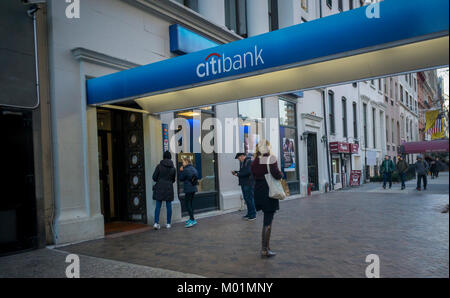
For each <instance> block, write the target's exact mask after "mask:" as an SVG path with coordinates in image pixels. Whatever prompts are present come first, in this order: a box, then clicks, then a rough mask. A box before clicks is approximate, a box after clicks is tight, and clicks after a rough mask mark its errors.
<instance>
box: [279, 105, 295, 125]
mask: <svg viewBox="0 0 450 298" xmlns="http://www.w3.org/2000/svg"><path fill="white" fill-rule="evenodd" d="M279 107H280V125H283V126H296V121H295V104H293V103H290V102H287V101H284V100H280V101H279Z"/></svg>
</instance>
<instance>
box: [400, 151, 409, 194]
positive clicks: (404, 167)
mask: <svg viewBox="0 0 450 298" xmlns="http://www.w3.org/2000/svg"><path fill="white" fill-rule="evenodd" d="M407 171H408V164H407V163H406V161H405V160H404V159H403V156H401V155H399V156H398V162H397V172H398V175H399V176H400V181H401V182H402V190H404V189H405V187H406V186H405V179H406V172H407Z"/></svg>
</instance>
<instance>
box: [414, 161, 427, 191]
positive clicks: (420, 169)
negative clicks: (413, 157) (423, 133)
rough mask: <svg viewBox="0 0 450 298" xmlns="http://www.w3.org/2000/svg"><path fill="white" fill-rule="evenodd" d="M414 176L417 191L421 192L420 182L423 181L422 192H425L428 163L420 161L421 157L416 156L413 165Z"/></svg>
mask: <svg viewBox="0 0 450 298" xmlns="http://www.w3.org/2000/svg"><path fill="white" fill-rule="evenodd" d="M415 168H416V174H417V188H416V189H417V190H418V191H420V190H421V186H422V180H423V190H427V173H428V169H429V167H428V163H427V162H426V161H425V160H423V159H422V156H421V155H418V156H417V161H416V163H415Z"/></svg>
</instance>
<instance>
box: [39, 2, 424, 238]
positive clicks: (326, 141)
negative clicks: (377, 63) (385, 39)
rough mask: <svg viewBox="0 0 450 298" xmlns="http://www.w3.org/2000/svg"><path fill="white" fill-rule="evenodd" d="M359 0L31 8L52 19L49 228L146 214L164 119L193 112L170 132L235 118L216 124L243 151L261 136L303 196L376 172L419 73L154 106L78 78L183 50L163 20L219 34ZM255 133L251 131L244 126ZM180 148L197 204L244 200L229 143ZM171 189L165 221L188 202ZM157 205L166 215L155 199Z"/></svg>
mask: <svg viewBox="0 0 450 298" xmlns="http://www.w3.org/2000/svg"><path fill="white" fill-rule="evenodd" d="M364 4H365V2H364V1H356V0H355V1H354V0H350V1H338V0H323V1H320V0H316V1H313V0H302V1H296V0H282V1H275V0H269V1H261V0H247V1H238V0H184V1H183V0H176V1H175V0H164V1H157V0H145V1H138V0H127V1H123V0H96V1H80V6H79V10H80V14H79V18H76V17H74V18H71V17H68V15H67V9H68V7H69V5H71V4H68V3H66V2H64V1H59V0H49V1H47V4H46V5H44V6H43V7H42V11H45V14H44V15H42V16H41V19H42V20H45V21H46V23H48V24H47V25H46V27H47V28H48V42H46V44H48V51H47V53H48V62H47V64H48V69H49V73H50V75H49V84H48V86H49V91H48V96H47V99H48V101H49V102H48V106H51V117H50V123H51V132H52V134H51V136H52V141H51V142H50V141H49V142H48V144H51V148H47V149H48V150H47V151H45V152H51V153H52V154H51V167H50V169H51V171H50V172H51V177H52V179H51V183H52V185H51V187H50V189H51V194H49V195H48V196H46V198H49V199H46V202H47V203H46V204H45V210H46V216H45V222H46V234H47V242H48V243H54V244H57V245H59V244H65V243H73V242H78V241H83V240H88V239H96V238H101V237H103V236H104V235H105V227H107V226H108V224H110V223H114V222H118V221H125V222H136V223H142V224H152V223H153V220H154V218H153V217H154V215H153V214H154V210H155V202H154V200H153V192H152V187H153V182H152V181H151V177H152V174H153V171H154V169H155V167H156V166H157V164H158V163H159V161H160V160H161V159H162V154H163V151H165V150H167V149H168V147H167V140H169V139H171V138H172V137H173V136H174V134H175V133H176V131H174V130H173V129H170V127H171V125H172V124H173V120H174V119H183V121H184V122H186V123H189V125H190V129H189V133H187V132H186V133H187V134H183V135H182V137H181V138H179V139H177V144H178V146H180V147H183V146H187V144H191V145H190V146H196V144H198V143H201V140H203V139H205V138H207V137H208V135H207V133H205V132H204V131H202V130H201V129H198V128H199V127H201V126H203V125H204V124H205V123H210V122H207V121H211V119H217V120H219V121H220V123H226V121H227V119H236V120H237V122H236V123H237V124H236V127H237V128H238V129H237V131H235V134H233V132H231V133H232V135H233V137H230V136H231V135H228V134H227V132H226V131H221V133H222V134H223V135H226V137H227V138H231V139H233V140H235V142H236V144H237V146H238V147H239V150H240V151H245V152H247V153H250V154H252V153H254V147H252V145H251V144H254V143H256V142H257V141H258V139H262V138H268V137H269V136H270V137H271V138H270V139H271V140H272V149H273V153H274V154H275V155H276V156H277V158H278V160H279V166H280V168H281V170H282V171H283V173H284V174H285V177H286V180H287V182H288V185H289V188H290V192H291V195H292V198H296V197H299V196H305V195H307V193H308V190H311V191H312V192H315V191H316V192H324V191H328V190H332V189H335V190H336V189H339V188H343V187H348V186H349V185H350V184H351V181H352V171H360V173H361V175H362V177H363V179H364V180H368V178H369V177H370V176H375V175H377V174H378V166H379V165H380V163H381V162H382V160H383V156H384V155H385V154H388V155H390V156H392V157H393V158H395V156H396V152H397V151H396V150H397V148H398V146H399V145H400V144H401V143H402V142H406V141H412V140H417V139H418V129H419V124H418V105H417V78H416V75H415V74H406V76H404V75H401V76H398V77H393V78H380V79H378V78H376V79H373V80H370V81H363V82H355V83H347V84H343V85H339V86H329V87H326V88H319V89H317V90H307V91H304V92H298V93H289V94H281V95H277V96H268V97H262V98H252V99H245V100H237V101H234V102H227V103H223V104H218V105H213V106H201V107H193V108H190V109H188V110H174V111H170V112H164V113H161V114H158V115H152V114H149V113H147V112H146V111H144V110H142V109H140V107H139V106H138V105H136V104H120V105H112V106H102V107H95V106H89V105H87V103H86V102H87V100H86V81H87V80H89V79H91V78H95V77H100V76H104V75H107V74H111V73H115V72H118V71H121V70H125V69H130V68H134V67H137V66H141V65H146V64H150V63H153V62H158V61H161V60H164V59H170V58H173V57H176V56H178V55H180V54H182V53H179V52H174V51H172V50H171V38H170V29H169V28H170V26H172V25H175V24H177V25H180V26H182V27H183V28H186V29H188V30H189V31H191V32H192V33H193V34H195V35H198V36H201V37H202V38H206V39H208V40H209V41H212V42H214V43H216V44H223V43H229V42H232V41H236V40H239V39H242V38H247V37H251V36H255V35H259V34H263V33H266V32H269V31H272V30H278V29H281V28H285V27H289V26H292V25H295V24H301V23H304V22H309V21H313V20H314V19H317V18H321V17H326V16H329V15H332V14H337V13H340V12H342V11H348V10H350V9H354V8H358V7H360V6H361V5H364ZM74 9H77V8H74ZM323 38H326V37H325V36H324V37H323ZM180 100H182V98H180ZM265 119H271V120H270V123H267V122H264V120H265ZM213 123H215V122H213ZM175 129H178V128H177V127H176V128H175ZM183 133H185V131H183ZM254 135H256V136H257V138H255V139H252V138H253V136H254ZM186 140H189V141H190V142H187V141H186ZM220 140H221V138H220V136H219V135H218V134H215V135H214V136H213V137H212V138H211V143H212V144H213V145H214V148H215V149H217V148H218V146H219V144H220ZM187 149H191V148H186V150H184V151H183V152H180V153H179V154H173V161H174V163H175V165H176V167H177V168H179V166H180V163H181V159H182V158H190V159H191V161H192V162H193V165H194V166H195V167H196V168H197V170H198V171H199V173H200V177H199V180H200V181H199V192H198V194H197V195H196V198H197V199H196V201H195V203H194V204H195V208H196V210H197V211H198V212H199V213H200V216H212V215H217V214H223V213H225V212H230V211H236V210H240V209H242V208H243V200H242V199H241V196H242V195H241V191H240V188H239V186H238V183H237V180H236V178H235V177H234V176H233V175H231V171H233V170H236V169H238V167H239V164H238V162H237V161H236V160H235V159H234V154H230V153H218V151H219V150H213V151H212V152H203V151H201V152H198V153H196V152H194V153H191V152H192V151H193V150H187ZM174 193H175V202H174V204H173V221H174V222H177V221H182V220H183V217H184V216H185V215H186V210H185V209H186V208H185V206H184V200H183V198H184V192H183V187H182V183H178V181H177V182H176V183H175V184H174ZM161 216H162V221H163V222H164V220H165V218H164V216H165V210H164V208H163V210H162V212H161Z"/></svg>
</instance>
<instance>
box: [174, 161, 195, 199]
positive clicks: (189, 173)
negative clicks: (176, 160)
mask: <svg viewBox="0 0 450 298" xmlns="http://www.w3.org/2000/svg"><path fill="white" fill-rule="evenodd" d="M194 176H196V177H197V178H198V171H197V169H196V168H194V167H193V166H192V165H187V166H185V167H184V168H183V171H182V172H181V173H180V176H179V177H178V178H180V181H183V183H184V185H183V190H184V193H192V192H197V191H198V189H197V185H192V177H194Z"/></svg>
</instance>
